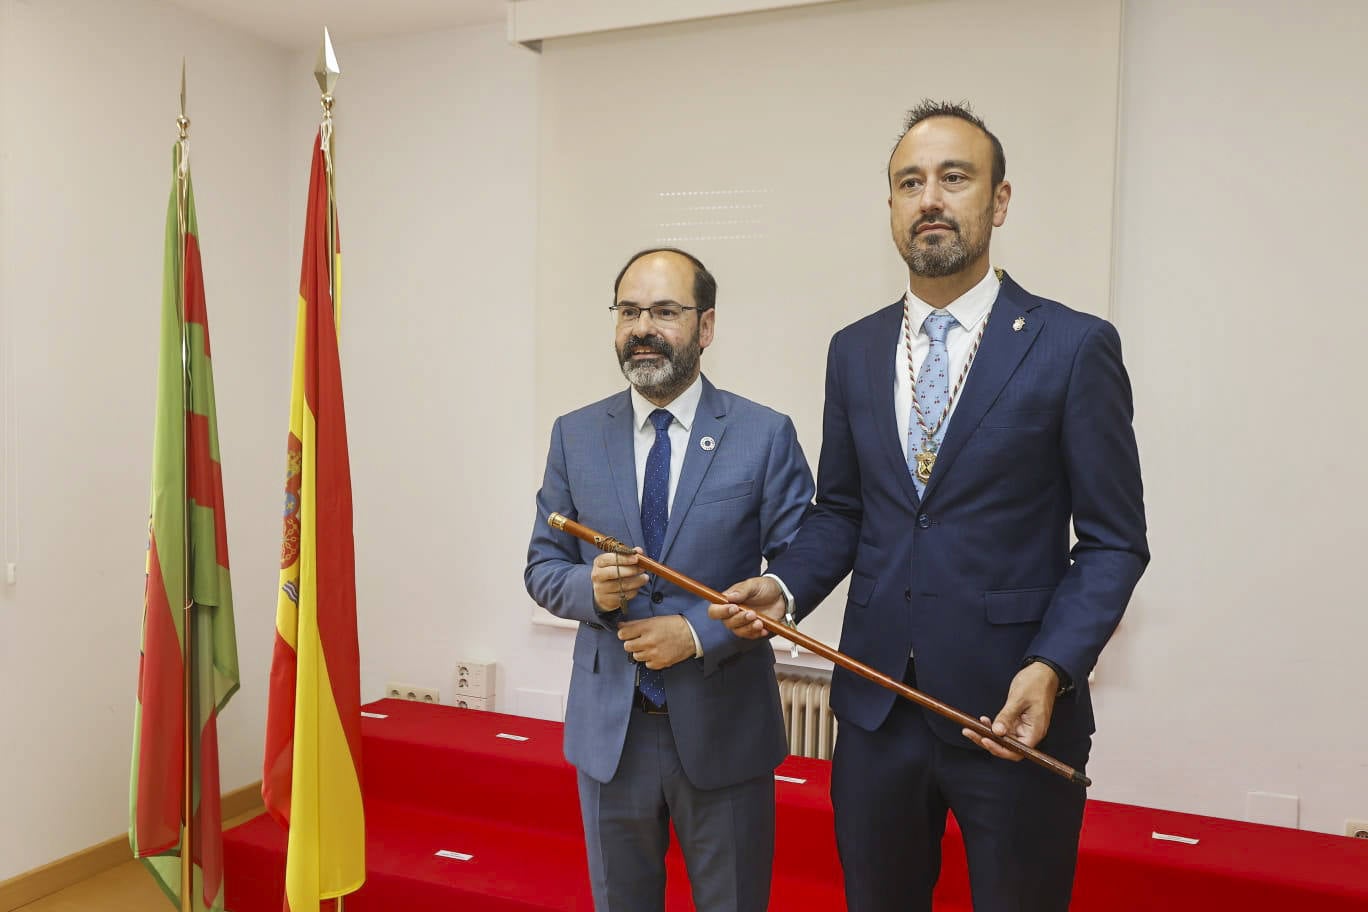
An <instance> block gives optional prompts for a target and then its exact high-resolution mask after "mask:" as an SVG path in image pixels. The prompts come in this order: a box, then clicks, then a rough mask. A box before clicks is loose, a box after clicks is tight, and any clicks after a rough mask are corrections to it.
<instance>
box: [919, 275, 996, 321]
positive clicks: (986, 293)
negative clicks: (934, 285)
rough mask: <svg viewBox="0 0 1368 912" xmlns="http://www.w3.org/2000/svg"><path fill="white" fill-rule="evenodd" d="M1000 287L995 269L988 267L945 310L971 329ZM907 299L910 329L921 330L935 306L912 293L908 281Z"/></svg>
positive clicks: (985, 310)
mask: <svg viewBox="0 0 1368 912" xmlns="http://www.w3.org/2000/svg"><path fill="white" fill-rule="evenodd" d="M1001 287H1002V283H1001V282H999V281H998V277H997V270H996V269H993V268H991V267H990V268H989V270H988V274H987V275H985V276H984V277H983V278H982V279H979V282H978V284H977V285H975V286H974V287H973V288H971V289H969V290H968V291H966V292H965V293H964V294H962V295H960V296H959V297H958V298H955V300H953V301H951V302H950V303H949V304H948V305H946V307H945V310H946V311H947V312H948V313H949V314H950V315H951V316H953V317H954V318H955V320H956V322H958V323H959V325H960V326H962V327H963V328H964V329H973V328H974V327H976V326H978V325H979V323H980V322H982V321H983V318H984V317H985V316H987V315H988V311H989V310H991V309H992V307H993V302H994V301H996V300H997V296H998V289H999V288H1001ZM907 300H908V303H909V304H910V305H911V306H910V307H909V308H908V310H909V312H910V314H911V317H912V330H913V331H914V332H921V326H922V323H923V322H924V321H925V320H926V318H927V317H928V316H929V315H930V314H931V311H933V310H935V309H936V308H934V307H932V306H931V305H930V304H927V303H926V302H925V301H923V300H922V299H921V298H919V297H917V296H916V295H914V294H913V293H912V284H911V283H910V282H909V283H908V285H907Z"/></svg>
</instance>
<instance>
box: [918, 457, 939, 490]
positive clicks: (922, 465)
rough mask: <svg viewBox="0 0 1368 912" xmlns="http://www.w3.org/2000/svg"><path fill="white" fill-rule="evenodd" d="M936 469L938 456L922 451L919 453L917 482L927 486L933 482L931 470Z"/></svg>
mask: <svg viewBox="0 0 1368 912" xmlns="http://www.w3.org/2000/svg"><path fill="white" fill-rule="evenodd" d="M935 467H936V454H935V453H928V452H927V451H926V450H922V451H921V452H919V453H917V480H918V481H920V482H921V483H922V484H926V483H927V482H929V481H930V480H931V470H932V469H934V468H935Z"/></svg>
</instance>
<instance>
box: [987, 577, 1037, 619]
mask: <svg viewBox="0 0 1368 912" xmlns="http://www.w3.org/2000/svg"><path fill="white" fill-rule="evenodd" d="M1054 593H1055V587H1054V586H1041V587H1039V588H1035V589H996V590H992V591H989V592H985V593H983V603H984V616H985V617H986V618H987V620H988V623H990V624H1038V623H1040V619H1041V618H1043V617H1045V611H1046V610H1047V609H1048V608H1049V607H1050V600H1051V599H1053V598H1054Z"/></svg>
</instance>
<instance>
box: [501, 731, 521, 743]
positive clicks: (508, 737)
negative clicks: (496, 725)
mask: <svg viewBox="0 0 1368 912" xmlns="http://www.w3.org/2000/svg"><path fill="white" fill-rule="evenodd" d="M494 737H496V738H503V739H505V740H507V741H526V740H527V738H526V737H525V736H523V735H510V734H509V733H508V732H499V733H498V734H497V735H495V736H494Z"/></svg>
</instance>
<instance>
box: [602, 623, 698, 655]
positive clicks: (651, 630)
mask: <svg viewBox="0 0 1368 912" xmlns="http://www.w3.org/2000/svg"><path fill="white" fill-rule="evenodd" d="M618 639H619V640H622V646H623V648H624V649H626V650H627V654H628V655H629V656H631V657H632V658H633V659H635V660H636V661H638V662H641V663H642V664H643V665H645V666H646V667H647V668H669V667H670V666H671V665H674V664H676V663H678V662H682V661H684V660H685V659H692V658H693V657H694V639H693V634H691V633H690V632H689V622H688V621H686V620H684V617H683V615H679V614H664V615H660V616H658V617H649V618H642V619H640V620H636V621H627V622H626V623H624V624H623V625H622V626H620V627H618Z"/></svg>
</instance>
